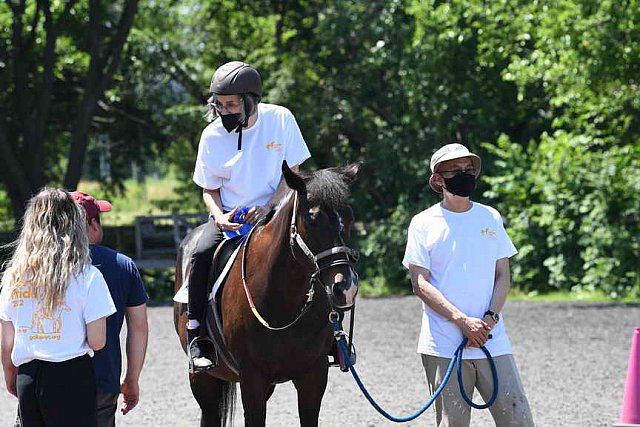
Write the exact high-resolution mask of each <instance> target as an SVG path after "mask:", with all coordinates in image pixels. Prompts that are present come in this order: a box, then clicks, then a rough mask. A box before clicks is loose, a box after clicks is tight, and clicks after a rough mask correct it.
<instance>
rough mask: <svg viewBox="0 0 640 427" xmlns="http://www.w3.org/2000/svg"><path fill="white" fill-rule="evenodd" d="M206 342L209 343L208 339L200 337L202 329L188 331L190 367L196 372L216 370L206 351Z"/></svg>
mask: <svg viewBox="0 0 640 427" xmlns="http://www.w3.org/2000/svg"><path fill="white" fill-rule="evenodd" d="M206 341H208V339H207V338H205V337H201V336H200V328H195V329H187V355H188V356H189V367H190V368H191V369H192V370H194V371H202V370H207V369H211V368H215V365H214V363H213V362H212V361H211V359H210V358H209V357H208V355H207V351H206V350H205V345H204V344H205V342H206Z"/></svg>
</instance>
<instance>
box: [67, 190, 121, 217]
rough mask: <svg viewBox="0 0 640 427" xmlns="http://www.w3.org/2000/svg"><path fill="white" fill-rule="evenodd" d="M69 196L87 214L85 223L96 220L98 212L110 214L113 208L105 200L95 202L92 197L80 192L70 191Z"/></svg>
mask: <svg viewBox="0 0 640 427" xmlns="http://www.w3.org/2000/svg"><path fill="white" fill-rule="evenodd" d="M69 194H71V197H73V200H75V202H76V203H77V204H79V205H80V206H82V207H83V208H84V210H85V212H86V213H87V221H91V220H92V219H93V218H97V217H98V215H99V214H100V212H110V211H111V208H112V207H113V206H111V203H109V202H107V201H106V200H96V199H95V197H93V196H92V195H90V194H87V193H83V192H82V191H72V192H71V193H69Z"/></svg>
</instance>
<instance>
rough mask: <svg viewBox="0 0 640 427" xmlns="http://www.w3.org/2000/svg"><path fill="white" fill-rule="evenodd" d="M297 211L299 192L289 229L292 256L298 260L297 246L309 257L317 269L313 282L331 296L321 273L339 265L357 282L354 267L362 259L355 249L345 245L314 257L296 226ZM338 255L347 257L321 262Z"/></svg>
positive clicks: (295, 195) (296, 195) (296, 193)
mask: <svg viewBox="0 0 640 427" xmlns="http://www.w3.org/2000/svg"><path fill="white" fill-rule="evenodd" d="M297 211H298V192H297V191H296V192H295V193H294V196H293V213H292V214H291V226H290V228H289V247H290V248H291V254H292V255H293V257H294V258H295V259H297V258H296V254H295V246H296V244H297V245H298V247H299V248H300V250H302V252H303V253H304V254H305V256H306V257H307V259H308V260H309V261H311V262H312V263H313V267H314V268H315V271H314V273H313V274H312V275H311V282H313V281H314V280H317V281H318V282H320V284H321V285H322V286H323V287H324V288H325V290H326V291H327V294H329V295H331V292H330V291H329V286H327V285H326V283H324V281H323V280H322V275H321V273H322V271H323V270H326V269H328V268H331V267H335V266H338V265H346V266H348V267H349V268H350V269H351V273H352V274H354V275H355V276H356V280H357V277H358V275H357V273H356V272H355V270H354V269H353V268H352V267H353V264H355V263H356V262H358V258H359V257H360V254H359V252H358V251H356V250H354V249H351V248H350V247H348V246H344V245H343V246H334V247H332V248H329V249H327V250H324V251H322V252H320V253H319V254H317V255H314V254H313V252H311V249H309V246H307V244H306V243H305V241H304V239H303V238H302V236H301V235H300V233H298V227H297V226H296V212H297ZM336 254H345V256H344V257H343V258H340V259H335V260H333V261H328V262H327V261H322V262H320V261H321V260H323V259H325V258H327V257H330V256H332V255H336ZM336 308H340V307H336Z"/></svg>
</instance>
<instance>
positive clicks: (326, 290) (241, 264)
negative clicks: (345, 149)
mask: <svg viewBox="0 0 640 427" xmlns="http://www.w3.org/2000/svg"><path fill="white" fill-rule="evenodd" d="M282 170H283V174H284V178H285V181H286V183H287V185H288V186H289V188H290V189H291V191H289V192H288V193H287V194H286V195H285V196H283V198H282V200H281V201H280V203H279V205H278V206H277V207H276V208H275V210H274V211H273V212H272V213H271V214H270V215H269V216H268V217H267V221H266V222H265V224H264V225H261V226H256V228H255V229H254V231H253V232H252V233H251V234H250V237H249V239H248V242H247V243H246V244H245V247H244V248H242V249H241V250H240V252H239V256H238V257H237V259H236V260H235V262H234V264H233V266H232V267H231V269H230V271H229V275H228V277H227V280H226V284H225V286H224V289H223V291H222V295H221V297H220V303H221V312H222V324H223V326H222V329H223V335H224V338H225V341H226V344H227V348H228V349H229V351H230V353H231V355H232V356H233V359H235V362H236V363H237V368H238V369H237V372H234V369H233V368H231V367H229V366H228V365H227V364H226V363H224V360H222V359H220V365H219V366H218V367H216V368H214V369H212V370H209V371H205V372H197V373H190V374H189V381H190V385H191V390H192V392H193V395H194V397H195V398H196V400H197V402H198V404H199V406H200V408H201V410H202V421H201V426H219V425H225V424H226V421H227V420H228V419H229V417H231V419H232V415H233V414H232V410H233V405H234V400H235V384H234V383H236V382H239V383H240V389H241V392H242V393H241V394H242V405H243V408H244V418H245V426H247V427H250V426H264V425H265V417H266V405H267V400H268V399H269V397H270V396H271V394H272V393H273V391H274V388H275V384H276V383H279V382H283V381H289V380H290V381H293V384H294V385H295V388H296V390H297V393H298V414H299V417H300V425H301V426H317V425H318V415H319V412H320V404H321V401H322V396H323V395H324V391H325V389H326V385H327V372H328V357H327V354H328V352H329V351H330V348H331V345H332V340H333V332H332V327H331V324H330V323H329V313H330V312H332V311H342V310H347V309H349V308H350V307H352V306H353V304H354V302H355V296H356V293H357V287H358V278H357V274H356V273H355V271H354V270H353V261H354V260H353V256H354V255H355V253H354V251H352V250H351V249H350V248H349V247H348V246H347V240H348V235H349V228H350V226H351V224H352V222H353V212H352V210H351V208H350V207H349V205H348V203H347V199H348V195H349V184H350V183H351V182H352V181H353V179H354V178H355V176H356V174H357V172H358V165H350V166H346V167H343V168H331V169H323V170H319V171H315V172H300V173H299V174H296V173H294V172H292V171H291V170H290V169H289V168H288V167H287V165H286V163H284V164H283V166H282ZM198 234H199V233H198V229H195V230H193V232H191V233H189V235H187V237H185V239H184V240H183V243H182V245H181V250H180V251H179V254H178V263H177V266H176V283H175V286H176V288H175V289H176V290H178V289H179V288H180V286H181V285H182V281H183V278H184V277H186V276H185V274H188V271H187V264H188V262H187V260H189V259H190V255H191V251H193V246H194V244H193V243H194V239H195V238H197V235H198ZM243 252H245V253H244V254H243ZM243 258H244V261H243ZM245 287H246V289H245ZM309 295H311V298H312V302H310V303H309V302H308V301H309V300H310V299H311V298H310V296H309ZM251 299H252V302H253V304H251V305H253V306H254V309H252V308H251V307H250V302H249V300H251ZM185 310H186V307H185V305H184V304H179V303H176V304H175V305H174V321H175V326H176V331H177V332H178V335H179V336H180V342H181V344H182V346H183V348H184V346H185V343H186V322H187V318H186V315H185ZM185 363H187V362H186V360H185Z"/></svg>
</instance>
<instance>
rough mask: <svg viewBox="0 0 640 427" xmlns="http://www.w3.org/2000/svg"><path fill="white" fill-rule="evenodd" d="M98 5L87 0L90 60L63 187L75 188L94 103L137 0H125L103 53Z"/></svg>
mask: <svg viewBox="0 0 640 427" xmlns="http://www.w3.org/2000/svg"><path fill="white" fill-rule="evenodd" d="M99 7H100V1H99V0H92V1H91V3H90V10H89V40H90V43H91V62H90V65H89V73H88V75H87V84H86V86H85V92H84V96H83V98H82V102H81V104H80V108H79V111H78V115H77V118H76V121H75V126H74V127H73V131H72V134H71V145H70V147H69V153H68V156H67V158H68V164H67V173H66V175H65V178H64V187H65V188H66V189H68V190H75V189H76V188H77V187H78V183H79V182H80V179H81V178H82V167H83V165H84V157H85V154H86V151H87V143H88V139H89V127H90V126H91V119H92V118H93V113H94V111H95V109H96V106H97V105H98V101H99V100H100V99H101V98H102V97H103V95H104V91H105V90H106V89H107V87H108V86H109V85H110V84H111V80H112V78H113V74H114V73H115V71H116V70H117V68H118V65H119V64H120V58H121V55H122V50H123V48H124V44H125V43H126V41H127V37H128V36H129V31H130V30H131V27H132V26H133V20H134V18H135V14H136V12H137V10H138V0H127V2H126V4H125V6H124V8H123V9H122V14H121V15H120V21H119V23H118V27H117V29H116V33H115V34H114V36H113V38H112V39H111V41H110V43H109V46H108V48H107V50H106V52H105V53H104V54H103V53H102V52H101V50H100V45H101V44H102V42H101V40H100V37H99V34H98V29H99V25H100V17H99V16H98V11H99Z"/></svg>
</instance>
